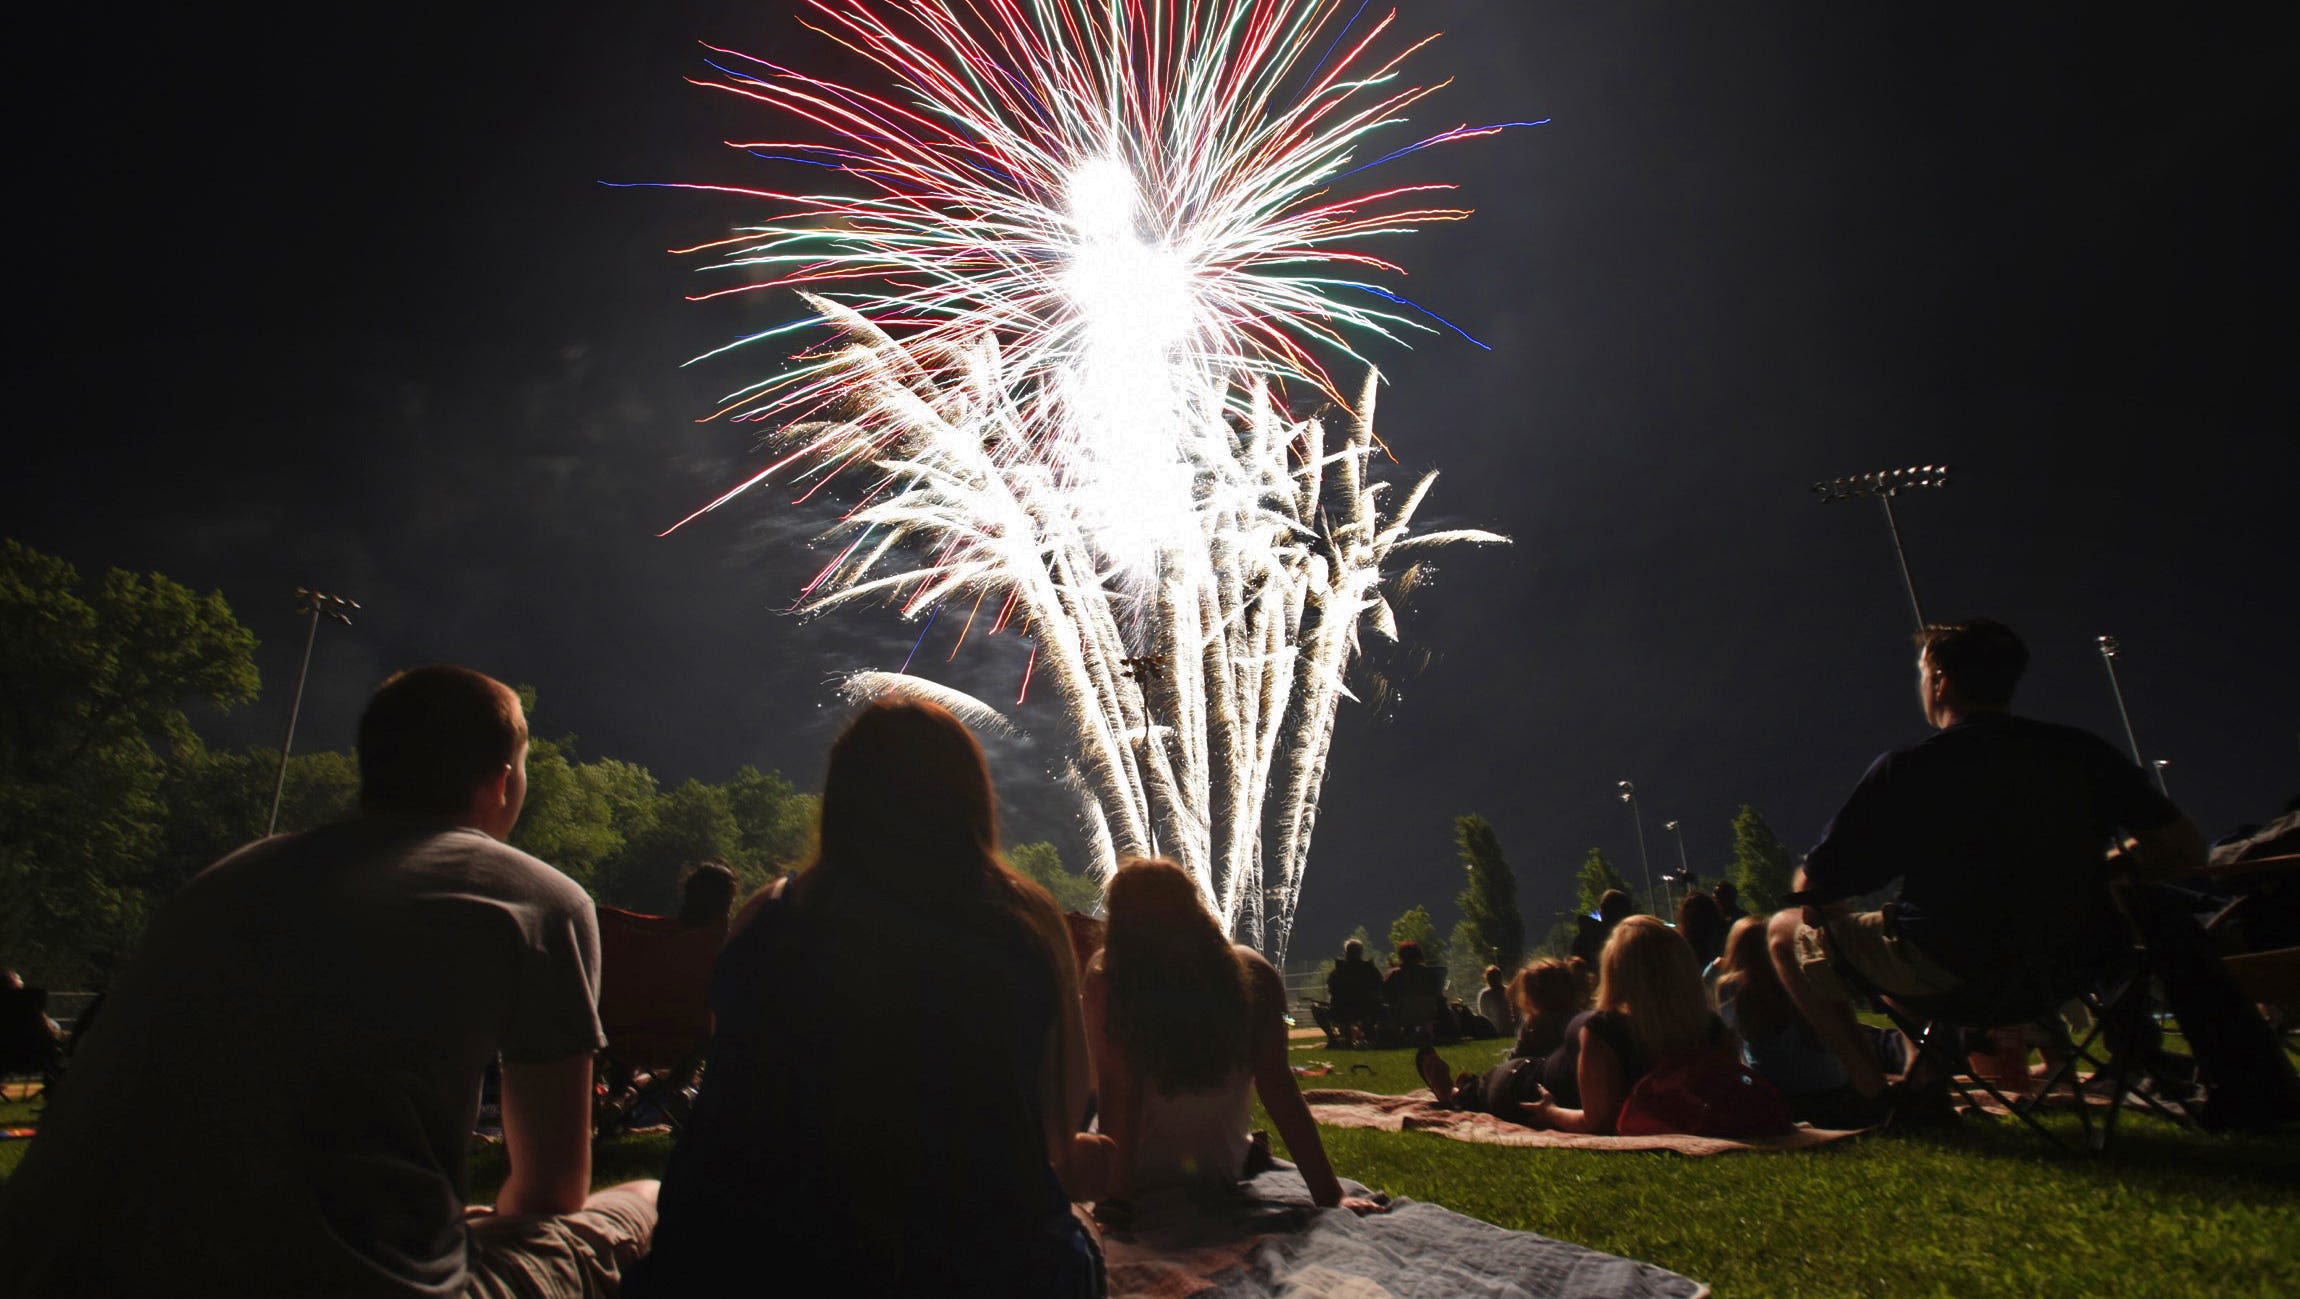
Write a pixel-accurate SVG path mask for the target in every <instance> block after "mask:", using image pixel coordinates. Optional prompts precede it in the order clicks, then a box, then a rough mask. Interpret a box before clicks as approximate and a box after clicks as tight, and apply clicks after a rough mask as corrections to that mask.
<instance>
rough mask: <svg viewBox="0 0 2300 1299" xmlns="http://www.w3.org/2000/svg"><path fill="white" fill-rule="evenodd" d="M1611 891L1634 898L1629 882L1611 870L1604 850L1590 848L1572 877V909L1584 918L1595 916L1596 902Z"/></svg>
mask: <svg viewBox="0 0 2300 1299" xmlns="http://www.w3.org/2000/svg"><path fill="white" fill-rule="evenodd" d="M1611 889H1620V890H1621V891H1622V892H1624V893H1631V894H1632V896H1635V895H1634V893H1632V891H1631V889H1630V887H1629V881H1627V880H1625V879H1623V878H1621V872H1620V871H1617V870H1615V869H1613V863H1612V862H1610V861H1607V860H1606V857H1605V850H1604V849H1603V848H1592V849H1590V850H1589V855H1588V856H1587V857H1584V858H1582V859H1581V869H1580V871H1578V872H1576V873H1575V875H1574V877H1573V901H1574V909H1575V910H1576V911H1578V912H1580V913H1581V914H1582V915H1585V916H1586V915H1593V914H1595V913H1596V911H1597V903H1598V900H1599V899H1601V898H1603V897H1604V896H1605V894H1606V892H1607V891H1608V890H1611ZM1569 942H1570V940H1569Z"/></svg>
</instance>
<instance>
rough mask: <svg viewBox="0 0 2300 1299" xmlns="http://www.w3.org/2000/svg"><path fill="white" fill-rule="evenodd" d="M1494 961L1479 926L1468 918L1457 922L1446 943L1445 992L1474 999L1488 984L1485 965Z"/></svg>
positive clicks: (1464, 998) (1466, 999)
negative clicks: (1487, 949) (1488, 954)
mask: <svg viewBox="0 0 2300 1299" xmlns="http://www.w3.org/2000/svg"><path fill="white" fill-rule="evenodd" d="M1493 963H1494V962H1493V961H1492V959H1491V958H1490V957H1488V956H1487V955H1486V948H1485V944H1484V942H1483V940H1482V938H1481V937H1480V935H1479V934H1478V929H1477V926H1476V925H1474V924H1472V923H1470V922H1469V921H1467V920H1461V921H1456V922H1455V923H1454V927H1453V936H1452V937H1451V938H1449V939H1447V940H1446V946H1445V990H1446V995H1447V996H1449V997H1459V998H1461V999H1462V1000H1464V1001H1475V1000H1476V999H1477V993H1478V989H1480V988H1483V987H1484V986H1485V967H1486V966H1488V965H1490V964H1493Z"/></svg>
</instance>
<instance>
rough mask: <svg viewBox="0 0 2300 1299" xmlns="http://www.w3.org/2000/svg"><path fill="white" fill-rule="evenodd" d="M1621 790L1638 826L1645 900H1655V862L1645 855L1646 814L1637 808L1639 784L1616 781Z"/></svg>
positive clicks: (1639, 853) (1632, 822) (1638, 853)
mask: <svg viewBox="0 0 2300 1299" xmlns="http://www.w3.org/2000/svg"><path fill="white" fill-rule="evenodd" d="M1614 787H1615V788H1617V789H1619V790H1620V791H1621V801H1622V802H1624V803H1627V804H1629V821H1630V824H1632V825H1635V826H1636V827H1637V864H1638V866H1639V867H1640V868H1641V869H1643V870H1644V872H1645V900H1646V901H1648V902H1651V901H1652V900H1653V863H1652V862H1651V861H1650V860H1648V859H1647V858H1646V856H1645V814H1644V813H1642V812H1640V811H1638V810H1637V786H1635V785H1632V784H1630V783H1629V782H1628V781H1626V780H1619V781H1615V782H1614Z"/></svg>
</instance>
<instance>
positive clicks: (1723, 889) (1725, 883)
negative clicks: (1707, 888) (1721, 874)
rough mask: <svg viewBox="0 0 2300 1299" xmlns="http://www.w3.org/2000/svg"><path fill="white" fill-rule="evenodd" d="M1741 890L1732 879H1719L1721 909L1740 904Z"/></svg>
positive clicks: (1718, 897)
mask: <svg viewBox="0 0 2300 1299" xmlns="http://www.w3.org/2000/svg"><path fill="white" fill-rule="evenodd" d="M1740 901H1741V890H1740V889H1739V888H1737V887H1735V886H1734V883H1733V881H1731V880H1719V881H1717V905H1718V907H1719V908H1720V909H1723V908H1728V907H1733V906H1737V905H1739V903H1740Z"/></svg>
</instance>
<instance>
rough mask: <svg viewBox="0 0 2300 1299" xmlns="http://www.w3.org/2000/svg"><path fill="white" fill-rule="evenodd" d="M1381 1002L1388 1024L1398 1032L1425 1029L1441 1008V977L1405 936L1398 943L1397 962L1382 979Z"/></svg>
mask: <svg viewBox="0 0 2300 1299" xmlns="http://www.w3.org/2000/svg"><path fill="white" fill-rule="evenodd" d="M1382 1005H1383V1006H1384V1007H1385V1008H1386V1009H1387V1010H1388V1012H1389V1020H1390V1024H1391V1026H1392V1027H1394V1028H1396V1029H1397V1030H1398V1031H1399V1032H1402V1033H1414V1032H1421V1031H1426V1030H1428V1029H1429V1028H1430V1026H1431V1025H1433V1024H1435V1023H1436V1022H1437V1018H1438V1016H1439V1015H1440V1014H1442V1013H1444V1011H1445V1008H1446V1007H1445V980H1444V979H1443V978H1442V977H1440V976H1439V974H1438V972H1437V971H1436V970H1434V969H1431V968H1430V966H1429V964H1428V963H1427V961H1426V960H1425V959H1424V958H1423V956H1422V945H1421V944H1420V943H1417V942H1415V941H1414V940H1413V939H1411V938H1409V939H1407V940H1405V941H1404V942H1402V943H1399V944H1398V965H1397V968H1396V969H1394V970H1391V971H1390V973H1389V977H1388V978H1385V979H1383V980H1382Z"/></svg>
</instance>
